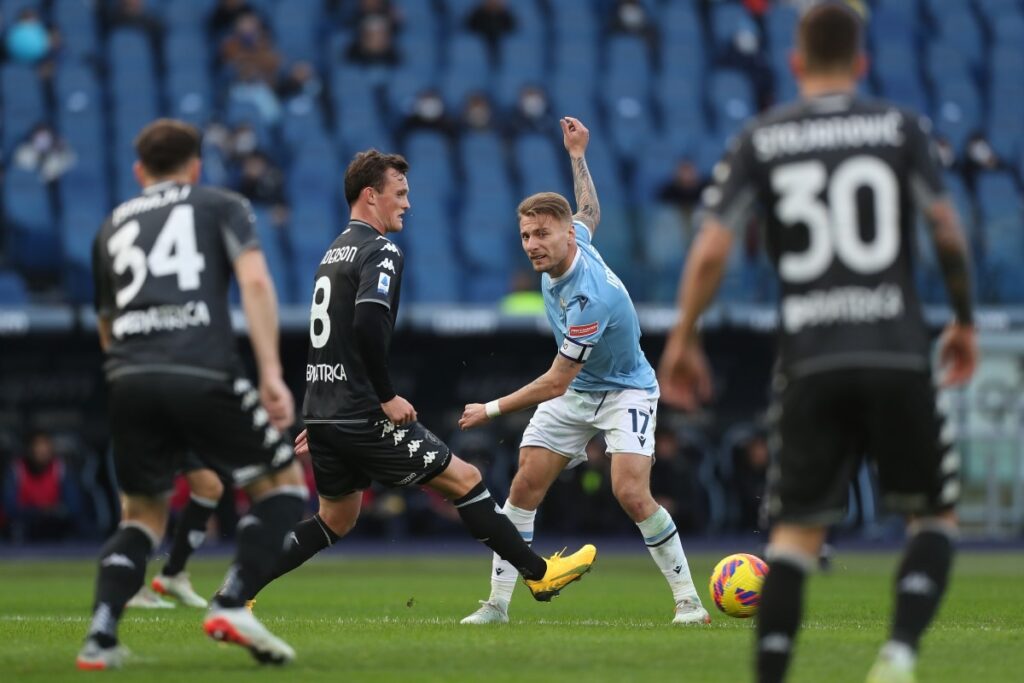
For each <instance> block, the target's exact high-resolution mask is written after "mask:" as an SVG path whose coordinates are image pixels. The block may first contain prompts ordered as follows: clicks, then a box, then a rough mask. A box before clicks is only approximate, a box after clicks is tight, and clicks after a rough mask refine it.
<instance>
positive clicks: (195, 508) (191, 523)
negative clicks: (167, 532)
mask: <svg viewBox="0 0 1024 683" xmlns="http://www.w3.org/2000/svg"><path fill="white" fill-rule="evenodd" d="M216 508H217V501H215V500H208V499H206V498H197V497H196V496H192V497H191V498H189V499H188V505H186V506H185V509H184V510H182V511H181V516H180V517H179V518H178V526H177V528H176V529H175V530H174V540H173V541H171V555H170V557H168V558H167V564H165V565H164V568H163V570H162V571H161V572H160V573H161V574H163V575H164V576H177V575H178V574H180V573H181V570H183V569H184V568H185V563H186V562H188V558H189V557H191V556H192V553H193V552H195V550H196V548H198V547H199V546H201V545H202V544H203V541H205V540H206V523H207V522H209V521H210V515H212V514H213V511H214V510H215V509H216Z"/></svg>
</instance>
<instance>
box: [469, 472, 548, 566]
mask: <svg viewBox="0 0 1024 683" xmlns="http://www.w3.org/2000/svg"><path fill="white" fill-rule="evenodd" d="M452 503H453V504H454V505H455V509H456V510H458V512H459V516H460V517H462V523H463V524H465V525H466V528H468V529H469V533H471V534H473V538H475V539H476V540H478V541H480V542H481V543H483V544H484V545H486V546H487V547H488V548H490V549H491V550H493V551H494V552H496V553H498V555H499V556H500V557H501V558H502V559H503V560H505V561H506V562H509V563H510V564H511V565H512V566H513V567H515V568H516V569H518V570H519V573H520V574H522V575H523V577H524V578H526V579H530V580H536V579H539V578H541V577H543V576H544V574H545V573H546V572H547V569H548V565H547V563H546V562H545V561H544V558H542V557H541V556H540V555H538V554H537V553H535V552H533V551H532V550H530V546H529V545H527V543H526V541H524V540H523V537H522V536H521V535H520V533H519V531H518V530H517V529H516V527H515V525H514V524H512V522H511V521H509V519H508V517H506V516H505V515H504V514H502V513H501V511H500V510H498V506H497V505H495V504H494V499H493V498H491V494H490V492H489V491H488V490H487V487H486V486H484V484H483V482H480V483H479V484H477V485H476V486H474V487H473V490H472V491H470V492H469V493H467V494H466V495H464V496H463V497H462V498H459V499H458V500H455V501H452Z"/></svg>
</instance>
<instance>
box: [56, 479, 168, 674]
mask: <svg viewBox="0 0 1024 683" xmlns="http://www.w3.org/2000/svg"><path fill="white" fill-rule="evenodd" d="M121 505H122V512H121V515H122V521H121V525H120V527H119V528H118V530H117V532H116V533H115V534H114V535H113V536H111V537H110V539H109V540H108V541H107V542H106V543H105V544H104V546H103V549H102V550H100V561H99V573H98V575H97V577H96V594H95V598H94V599H93V608H92V621H91V622H90V624H89V632H88V634H87V636H86V639H85V644H84V645H83V646H82V649H81V651H80V652H79V653H78V659H77V662H76V663H77V665H78V668H79V669H87V670H102V669H116V668H119V667H120V666H121V665H122V664H123V662H124V658H125V656H126V650H125V649H124V648H122V647H121V646H120V645H119V644H118V639H117V626H118V622H119V620H120V619H121V613H122V612H123V611H124V608H125V605H126V604H127V603H128V600H130V599H131V597H132V596H133V595H135V593H136V592H138V590H139V588H141V587H142V584H143V582H144V581H145V580H146V563H147V562H148V561H149V555H150V553H151V552H152V551H153V548H155V547H157V546H158V545H159V544H160V539H161V537H162V536H163V530H164V528H165V527H166V525H167V513H168V501H167V496H166V495H164V496H158V497H150V496H129V495H125V496H122V499H121Z"/></svg>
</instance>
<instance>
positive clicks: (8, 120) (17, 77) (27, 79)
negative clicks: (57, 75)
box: [0, 64, 47, 154]
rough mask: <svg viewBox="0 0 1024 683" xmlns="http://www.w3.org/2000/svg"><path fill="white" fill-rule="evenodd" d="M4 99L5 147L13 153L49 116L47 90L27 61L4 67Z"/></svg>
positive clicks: (0, 90) (0, 91)
mask: <svg viewBox="0 0 1024 683" xmlns="http://www.w3.org/2000/svg"><path fill="white" fill-rule="evenodd" d="M0 95H2V100H0V101H2V102H3V105H4V106H3V150H0V151H2V152H3V153H4V154H9V153H10V152H11V150H12V149H13V148H14V146H15V145H17V144H18V142H20V141H21V140H22V138H24V137H25V135H27V134H28V132H29V131H30V130H31V129H32V127H33V126H35V125H36V124H37V123H40V122H42V121H45V120H46V119H47V111H46V104H45V101H44V100H43V89H42V85H41V84H40V82H39V78H38V77H37V76H36V74H35V71H34V70H33V69H32V68H31V67H29V66H25V65H23V64H4V65H3V66H2V67H0Z"/></svg>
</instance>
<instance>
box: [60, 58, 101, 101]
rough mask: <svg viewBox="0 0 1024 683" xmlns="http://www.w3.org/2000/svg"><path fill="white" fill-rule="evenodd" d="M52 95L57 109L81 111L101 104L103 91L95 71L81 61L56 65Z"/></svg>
mask: <svg viewBox="0 0 1024 683" xmlns="http://www.w3.org/2000/svg"><path fill="white" fill-rule="evenodd" d="M54 96H55V99H56V104H57V108H58V110H59V109H60V108H62V107H67V108H69V109H71V110H73V111H82V110H84V109H88V108H93V109H95V108H97V107H100V108H102V106H103V93H102V91H101V90H100V84H99V80H98V79H97V78H96V74H95V71H94V70H93V69H92V67H89V66H86V65H85V64H82V63H70V64H61V65H60V66H58V68H57V75H56V77H55V79H54Z"/></svg>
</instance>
